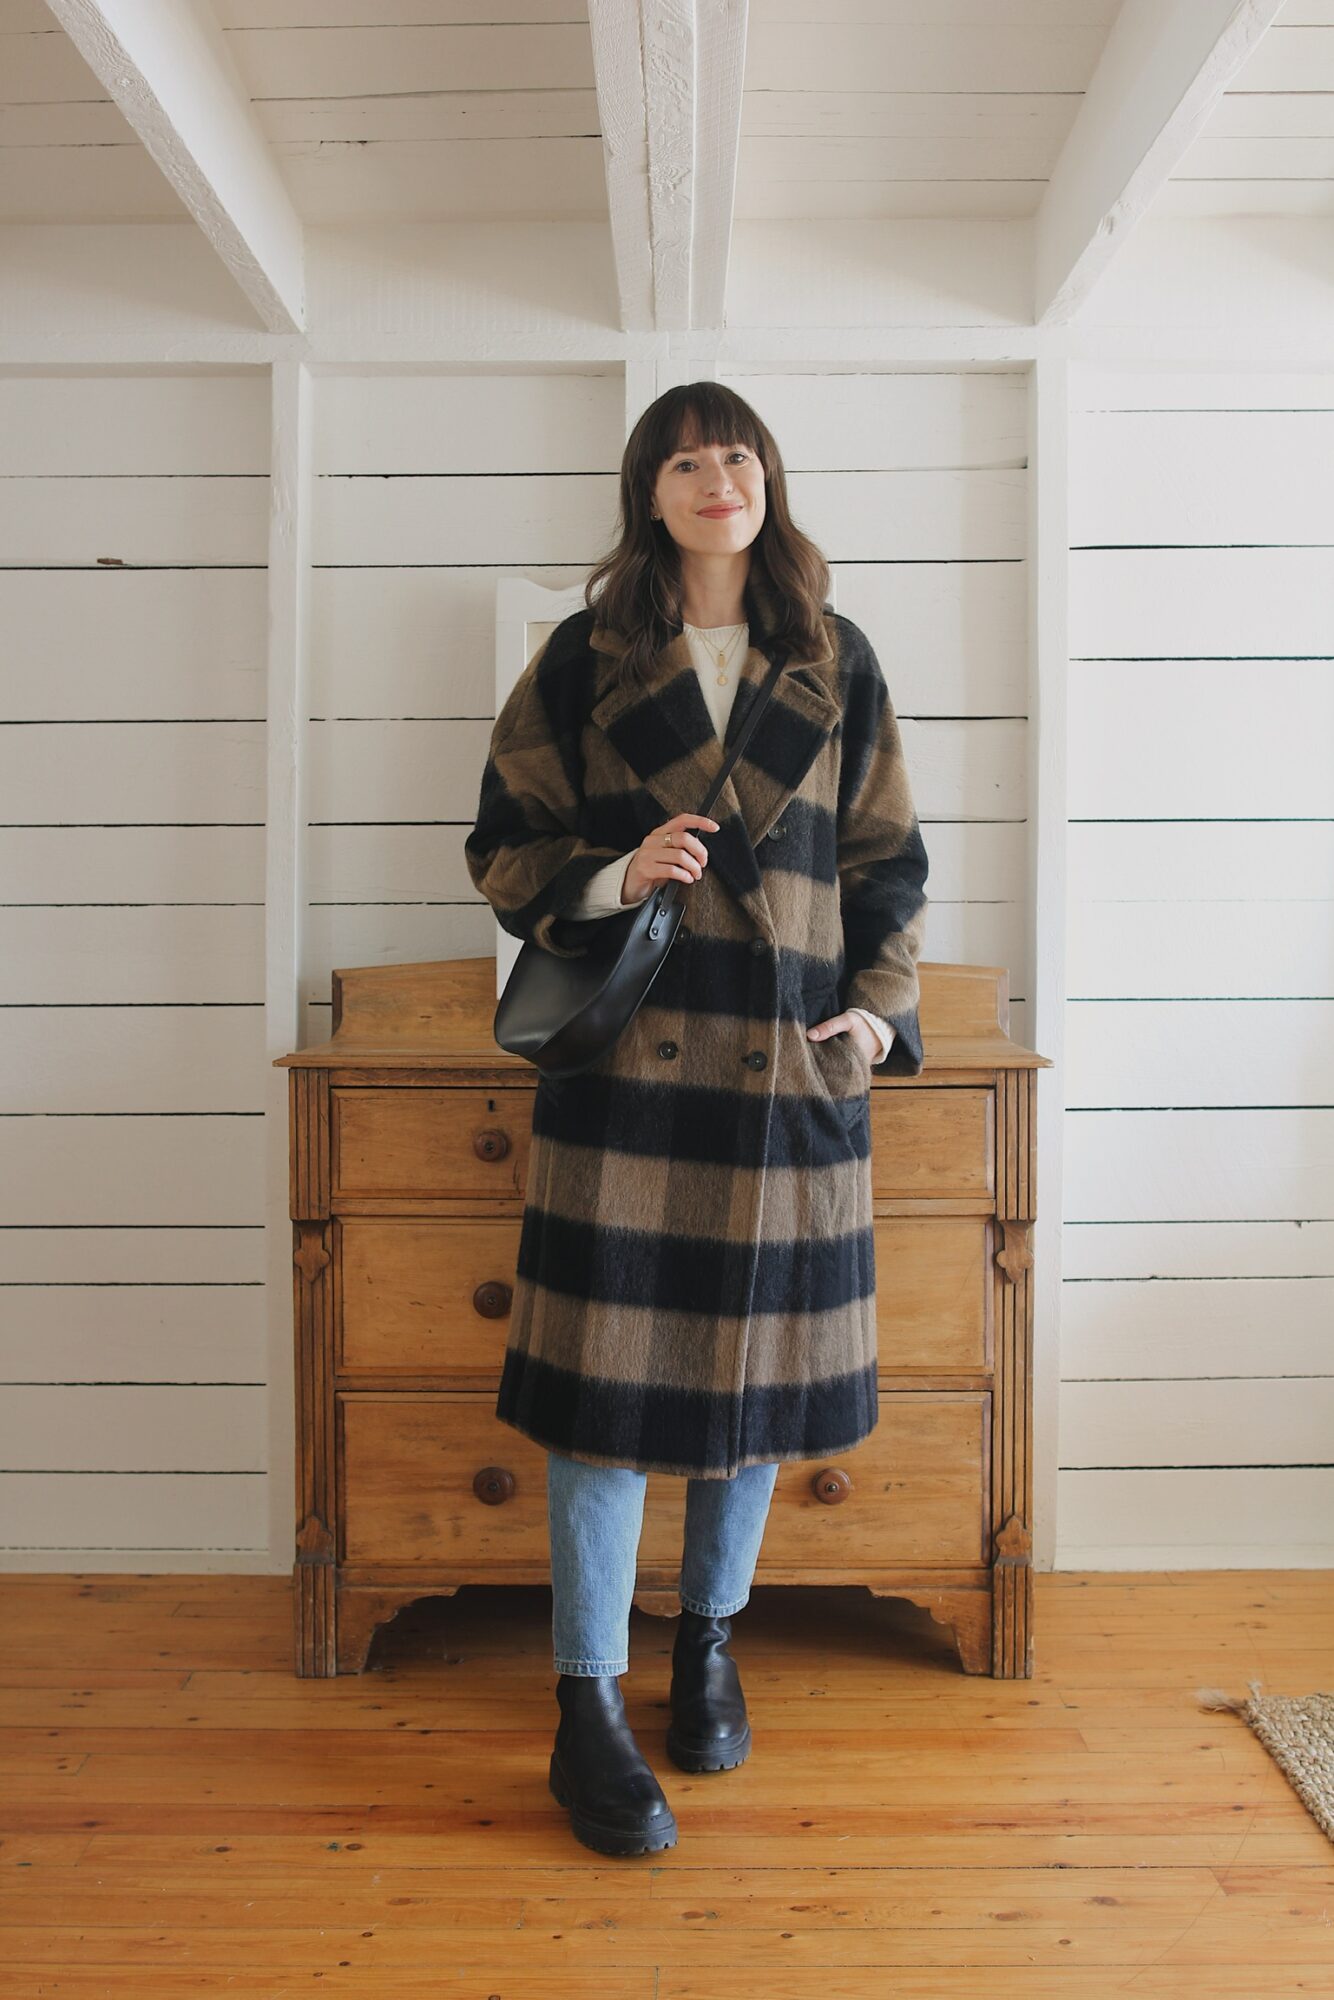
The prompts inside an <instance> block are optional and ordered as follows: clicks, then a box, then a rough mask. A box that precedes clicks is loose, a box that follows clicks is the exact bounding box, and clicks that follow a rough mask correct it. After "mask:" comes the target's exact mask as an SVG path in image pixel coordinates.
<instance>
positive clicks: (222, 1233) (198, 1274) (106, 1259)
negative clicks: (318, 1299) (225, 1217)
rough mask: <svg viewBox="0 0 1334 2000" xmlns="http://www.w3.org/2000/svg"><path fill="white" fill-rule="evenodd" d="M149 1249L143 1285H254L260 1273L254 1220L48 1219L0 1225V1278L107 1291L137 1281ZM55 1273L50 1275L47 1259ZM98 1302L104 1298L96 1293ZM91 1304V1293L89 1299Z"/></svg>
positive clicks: (260, 1246) (259, 1247)
mask: <svg viewBox="0 0 1334 2000" xmlns="http://www.w3.org/2000/svg"><path fill="white" fill-rule="evenodd" d="M149 1256H151V1259H152V1262H151V1266H150V1267H149V1268H151V1269H152V1271H153V1272H154V1276H153V1278H152V1279H151V1280H148V1281H147V1282H148V1283H149V1284H151V1285H201V1286H221V1285H233V1286H242V1285H255V1284H258V1283H260V1282H262V1280H263V1276H264V1245H263V1240H262V1228H261V1225H260V1224H259V1223H258V1222H254V1223H250V1224H248V1225H247V1224H245V1223H231V1224H228V1223H211V1222H206V1223H203V1224H201V1225H200V1227H199V1228H197V1229H191V1228H188V1227H168V1228H165V1229H153V1228H151V1227H136V1226H131V1227H129V1228H126V1229H117V1228H113V1227H108V1228H105V1229H78V1228H71V1229H62V1228H60V1227H59V1226H58V1225H55V1224H50V1225H47V1224H38V1225H36V1226H35V1227H33V1228H31V1229H25V1228H22V1227H19V1226H17V1225H16V1226H14V1227H13V1228H7V1229H5V1230H3V1231H0V1281H3V1282H4V1283H5V1284H7V1285H27V1286H30V1287H32V1288H34V1289H37V1288H43V1287H45V1288H50V1287H52V1286H59V1285H75V1286H89V1287H97V1286H104V1287H106V1288H107V1289H108V1290H109V1291H110V1290H118V1289H124V1288H126V1287H129V1286H132V1285H136V1284H140V1283H143V1282H144V1280H143V1279H142V1277H141V1273H142V1271H143V1269H144V1268H145V1262H144V1260H145V1259H146V1258H147V1257H149ZM53 1265H54V1266H55V1268H56V1270H57V1271H58V1273H59V1276H58V1278H55V1279H53V1278H52V1277H51V1269H52V1266H53ZM102 1303H103V1304H104V1305H107V1306H109V1305H110V1303H111V1301H110V1300H109V1299H108V1298H107V1297H106V1296H105V1294H104V1296H103V1299H102ZM92 1305H93V1309H96V1306H97V1301H96V1300H95V1299H94V1300H93V1301H92Z"/></svg>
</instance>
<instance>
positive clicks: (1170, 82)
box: [1033, 0, 1283, 325]
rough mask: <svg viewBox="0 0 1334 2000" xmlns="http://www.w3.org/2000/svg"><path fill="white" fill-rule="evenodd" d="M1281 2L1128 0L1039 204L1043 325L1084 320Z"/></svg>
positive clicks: (1037, 314)
mask: <svg viewBox="0 0 1334 2000" xmlns="http://www.w3.org/2000/svg"><path fill="white" fill-rule="evenodd" d="M1282 5H1283V0H1123V5H1122V7H1121V11H1120V13H1119V14H1118V15H1117V18H1116V20H1115V21H1114V22H1113V24H1112V29H1111V33H1110V34H1109V35H1108V37H1107V43H1106V46H1105V48H1104V49H1103V52H1102V56H1101V59H1100V60H1099V63H1098V67H1097V69H1096V70H1095V71H1094V73H1093V78H1092V81H1091V82H1090V84H1089V87H1088V90H1087V91H1086V92H1085V95H1084V101H1083V104H1082V105H1081V106H1080V110H1079V115H1078V117H1077V118H1076V119H1075V122H1074V124H1073V125H1072V126H1071V128H1070V134H1069V137H1068V138H1067V140H1066V142H1065V145H1064V147H1063V148H1062V151H1061V154H1060V157H1059V158H1058V160H1057V162H1056V165H1055V167H1054V168H1053V170H1052V175H1051V178H1050V180H1049V181H1048V183H1047V190H1046V193H1045V195H1044V197H1043V200H1042V204H1041V206H1040V207H1039V209H1038V212H1037V216H1036V221H1035V228H1034V240H1033V317H1034V323H1035V324H1037V325H1041V324H1043V323H1051V322H1058V321H1064V320H1069V319H1072V318H1073V317H1074V315H1075V313H1076V312H1077V311H1078V310H1079V308H1080V307H1081V306H1082V305H1083V303H1084V300H1085V299H1086V298H1087V297H1088V295H1089V293H1090V291H1091V290H1092V289H1093V286H1094V285H1095V284H1096V283H1097V281H1098V279H1099V278H1100V277H1101V276H1102V274H1103V272H1104V271H1105V270H1106V269H1107V267H1108V266H1109V264H1110V263H1111V261H1112V259H1113V257H1115V255H1116V254H1117V251H1118V250H1119V249H1120V248H1121V246H1122V244H1123V243H1124V242H1125V240H1126V238H1127V237H1128V236H1129V235H1130V233H1131V231H1132V230H1133V228H1134V226H1135V224H1136V223H1137V222H1139V221H1140V220H1141V219H1142V218H1143V216H1144V215H1145V214H1146V213H1147V211H1148V209H1149V207H1150V205H1151V204H1152V202H1153V198H1154V196H1155V195H1156V194H1157V192H1158V190H1159V188H1161V187H1162V186H1163V185H1164V184H1165V183H1166V182H1167V181H1168V180H1169V179H1170V178H1171V176H1172V174H1173V172H1174V171H1175V169H1176V167H1177V165H1178V164H1179V162H1180V160H1181V157H1182V155H1183V154H1184V153H1185V151H1186V149H1187V147H1188V146H1189V145H1190V144H1191V142H1192V140H1193V139H1194V138H1195V136H1196V134H1197V133H1198V132H1199V131H1200V129H1201V127H1202V126H1203V125H1204V123H1205V120H1206V119H1207V118H1208V117H1209V114H1210V113H1211V112H1212V110H1213V108H1214V106H1215V105H1216V104H1217V102H1218V100H1219V98H1220V97H1222V95H1223V93H1224V91H1225V90H1226V89H1227V87H1228V85H1229V84H1230V83H1231V81H1232V79H1233V77H1234V76H1235V75H1236V73H1237V71H1238V70H1239V69H1240V68H1241V66H1242V64H1243V63H1244V62H1245V61H1246V60H1247V58H1248V57H1249V56H1250V54H1251V52H1252V51H1253V50H1254V48H1255V47H1256V45H1257V43H1258V42H1259V41H1260V39H1261V37H1262V36H1263V35H1264V33H1265V31H1266V29H1267V28H1268V27H1269V26H1270V24H1271V23H1272V21H1273V20H1274V17H1275V15H1276V14H1278V12H1279V10H1280V8H1281V7H1282Z"/></svg>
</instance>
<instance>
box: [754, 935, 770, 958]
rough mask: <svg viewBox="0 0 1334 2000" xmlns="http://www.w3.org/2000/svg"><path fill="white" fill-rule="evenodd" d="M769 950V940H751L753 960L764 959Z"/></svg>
mask: <svg viewBox="0 0 1334 2000" xmlns="http://www.w3.org/2000/svg"><path fill="white" fill-rule="evenodd" d="M768 949H769V940H768V938H752V939H751V941H750V955H751V957H752V958H762V957H763V956H764V954H765V952H766V951H768Z"/></svg>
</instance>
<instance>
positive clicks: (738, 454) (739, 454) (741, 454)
mask: <svg viewBox="0 0 1334 2000" xmlns="http://www.w3.org/2000/svg"><path fill="white" fill-rule="evenodd" d="M727 456H728V457H729V458H749V457H750V453H749V452H748V451H743V450H742V449H741V448H740V446H738V448H737V449H736V450H735V451H729V452H728V454H727ZM695 462H696V461H695V460H694V459H693V458H678V459H677V461H676V465H675V467H674V468H673V469H674V470H675V471H677V472H679V471H680V470H681V467H682V466H683V465H694V464H695Z"/></svg>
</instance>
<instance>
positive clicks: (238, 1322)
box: [0, 1276, 268, 1388]
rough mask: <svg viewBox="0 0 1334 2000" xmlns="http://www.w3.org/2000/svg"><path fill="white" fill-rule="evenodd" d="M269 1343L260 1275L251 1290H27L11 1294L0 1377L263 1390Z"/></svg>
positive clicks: (0, 1335) (1, 1334) (0, 1332)
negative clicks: (246, 1386)
mask: <svg viewBox="0 0 1334 2000" xmlns="http://www.w3.org/2000/svg"><path fill="white" fill-rule="evenodd" d="M7 1282H9V1283H12V1281H7ZM265 1339H266V1326H265V1300H264V1284H263V1278H262V1276H261V1277H257V1278H255V1279H254V1280H252V1281H251V1283H250V1284H249V1285H240V1284H235V1283H232V1284H213V1285H208V1284H205V1283H203V1282H202V1281H201V1282H197V1283H192V1284H188V1285H169V1284H164V1283H162V1282H161V1281H159V1282H158V1283H156V1284H153V1285H135V1284H109V1283H102V1284H93V1283H84V1284H82V1285H77V1286H76V1285H70V1284H51V1283H47V1284H38V1285H29V1286H27V1287H24V1288H17V1287H16V1288H14V1289H13V1290H11V1292H10V1293H9V1311H8V1314H7V1316H6V1320H5V1324H4V1325H3V1326H0V1371H2V1375H3V1380H4V1382H5V1384H6V1386H7V1387H8V1385H10V1384H13V1383H16V1382H31V1383H46V1384H48V1385H52V1384H61V1385H63V1384H65V1383H87V1384H91V1383H103V1384H108V1383H125V1382H144V1383H159V1384H160V1383H164V1382H168V1383H187V1384H198V1385H204V1384H209V1383H215V1382H222V1383H234V1384H240V1383H248V1384H250V1385H251V1386H252V1387H260V1388H262V1387H263V1386H264V1383H265V1381H266V1378H267V1373H268V1357H267V1354H266V1352H265Z"/></svg>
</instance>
